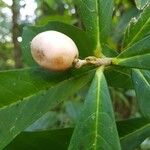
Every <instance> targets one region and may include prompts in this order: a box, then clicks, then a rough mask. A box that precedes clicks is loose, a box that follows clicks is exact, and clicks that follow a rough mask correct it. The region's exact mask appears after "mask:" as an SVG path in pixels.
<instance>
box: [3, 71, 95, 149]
mask: <svg viewBox="0 0 150 150" xmlns="http://www.w3.org/2000/svg"><path fill="white" fill-rule="evenodd" d="M92 77H93V71H90V72H89V73H88V72H85V73H83V74H80V75H76V76H72V77H70V78H67V79H65V80H64V81H62V82H60V83H59V84H57V85H54V86H52V87H51V88H49V89H47V90H42V91H40V92H38V93H35V94H33V95H30V96H28V97H26V98H24V99H20V100H18V101H14V102H11V103H10V104H9V105H7V106H4V107H2V108H0V120H1V121H0V149H3V148H4V147H5V146H6V145H7V144H8V143H9V142H10V141H12V140H13V139H14V138H15V137H16V136H17V135H18V134H19V133H20V132H21V131H23V130H24V129H25V128H27V127H28V126H29V125H31V124H32V123H33V122H35V121H36V120H37V119H38V118H40V117H41V116H42V115H43V114H44V113H46V112H47V111H49V110H50V109H51V108H52V107H54V106H55V105H57V104H58V103H60V102H61V101H62V100H64V99H65V98H67V97H68V96H70V95H72V94H73V93H75V92H76V91H77V90H79V89H80V88H81V87H83V86H85V85H86V84H87V83H88V82H89V81H90V80H91V79H92ZM20 88H21V87H20ZM22 90H23V89H22ZM68 91H69V92H68Z"/></svg>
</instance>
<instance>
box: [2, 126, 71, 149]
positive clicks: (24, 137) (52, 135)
mask: <svg viewBox="0 0 150 150" xmlns="http://www.w3.org/2000/svg"><path fill="white" fill-rule="evenodd" d="M72 131H73V129H72V128H68V129H57V130H46V131H41V132H40V131H39V132H23V133H21V134H20V135H19V136H17V138H16V139H15V140H14V141H12V142H11V143H10V144H9V145H8V146H7V147H6V148H4V150H67V148H68V145H69V141H70V138H71V135H72Z"/></svg>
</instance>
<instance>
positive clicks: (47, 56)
mask: <svg viewBox="0 0 150 150" xmlns="http://www.w3.org/2000/svg"><path fill="white" fill-rule="evenodd" d="M31 53H32V56H33V58H34V60H35V61H36V62H37V63H38V64H39V65H40V66H42V67H44V68H47V69H50V70H54V71H62V70H66V69H69V68H70V67H72V64H73V62H74V60H75V59H76V58H78V55H79V54H78V49H77V47H76V45H75V43H74V42H73V40H72V39H71V38H69V37H68V36H66V35H65V34H63V33H60V32H57V31H45V32H42V33H39V34H38V35H37V36H35V37H34V38H33V40H32V42H31Z"/></svg>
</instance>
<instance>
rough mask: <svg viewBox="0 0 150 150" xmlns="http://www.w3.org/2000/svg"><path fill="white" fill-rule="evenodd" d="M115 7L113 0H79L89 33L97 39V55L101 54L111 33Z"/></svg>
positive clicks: (95, 43)
mask: <svg viewBox="0 0 150 150" xmlns="http://www.w3.org/2000/svg"><path fill="white" fill-rule="evenodd" d="M113 7H114V5H113V0H105V1H104V0H79V3H78V8H79V13H80V16H81V18H82V21H83V23H84V26H85V28H86V31H87V33H88V35H91V37H93V39H94V41H95V42H94V43H93V44H94V45H95V47H94V48H95V51H94V52H93V53H94V54H95V55H96V56H99V55H100V54H101V50H102V44H104V43H106V42H107V38H108V35H109V34H110V28H111V21H112V13H113ZM93 50H94V49H93Z"/></svg>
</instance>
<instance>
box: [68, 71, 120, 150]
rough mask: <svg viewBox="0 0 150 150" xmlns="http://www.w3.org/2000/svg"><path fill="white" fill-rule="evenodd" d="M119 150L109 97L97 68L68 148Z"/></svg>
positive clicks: (74, 149) (102, 76)
mask: <svg viewBox="0 0 150 150" xmlns="http://www.w3.org/2000/svg"><path fill="white" fill-rule="evenodd" d="M79 149H84V150H85V149H95V150H99V149H101V150H106V149H107V150H114V149H115V150H120V144H119V137H118V133H117V129H116V123H115V118H114V114H113V108H112V104H111V99H110V95H109V91H108V87H107V83H106V81H105V77H104V75H103V71H102V68H99V69H98V70H97V72H96V75H95V77H94V79H93V82H92V84H91V86H90V89H89V92H88V95H87V97H86V100H85V104H84V108H83V111H82V112H81V114H80V117H79V121H78V123H77V125H76V128H75V130H74V133H73V136H72V139H71V143H70V146H69V150H79Z"/></svg>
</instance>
